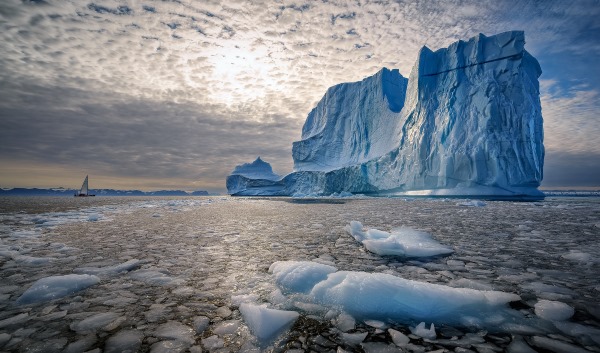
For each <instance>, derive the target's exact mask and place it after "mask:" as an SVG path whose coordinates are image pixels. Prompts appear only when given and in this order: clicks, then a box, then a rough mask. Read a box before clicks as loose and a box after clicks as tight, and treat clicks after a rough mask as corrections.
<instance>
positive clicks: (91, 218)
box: [87, 213, 100, 222]
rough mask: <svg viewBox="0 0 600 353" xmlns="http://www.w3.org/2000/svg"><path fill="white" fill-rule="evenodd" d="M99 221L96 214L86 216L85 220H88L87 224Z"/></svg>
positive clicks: (98, 216)
mask: <svg viewBox="0 0 600 353" xmlns="http://www.w3.org/2000/svg"><path fill="white" fill-rule="evenodd" d="M99 219H100V215H99V214H97V213H90V214H89V215H88V219H87V220H88V222H96V221H98V220H99Z"/></svg>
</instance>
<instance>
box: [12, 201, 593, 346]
mask: <svg viewBox="0 0 600 353" xmlns="http://www.w3.org/2000/svg"><path fill="white" fill-rule="evenodd" d="M351 222H355V223H352V224H354V225H356V224H357V223H356V222H360V224H361V226H363V227H364V231H365V232H371V233H372V234H375V235H377V237H380V234H388V235H389V234H395V235H394V236H395V237H400V236H401V235H399V234H402V232H400V231H398V230H399V229H404V230H406V229H411V232H412V230H414V231H417V232H420V233H419V234H421V233H423V234H428V237H430V238H431V239H433V240H435V241H436V242H437V243H439V244H441V245H443V246H444V248H447V249H451V250H452V252H451V253H449V251H445V252H444V254H441V255H438V256H433V257H406V256H388V255H379V254H377V253H373V252H370V251H369V250H368V248H367V247H365V244H363V243H361V242H360V241H357V239H355V237H353V236H352V234H351V233H348V231H347V229H349V226H350V224H351ZM371 233H369V234H371ZM411 234H412V233H411ZM398 239H400V238H398ZM417 245H418V244H417ZM383 254H385V252H383ZM278 261H279V262H280V264H286V266H284V267H281V266H279V267H277V266H275V267H273V268H285V271H288V272H285V273H284V275H292V277H286V278H288V279H289V280H290V281H292V282H290V283H292V284H293V287H294V288H300V289H299V290H292V289H290V288H287V287H286V286H284V285H282V284H281V282H278V280H277V278H278V276H280V275H281V272H277V271H275V272H274V270H273V268H272V269H271V271H269V269H270V268H271V267H272V265H273V264H274V263H277V262H278ZM283 261H285V262H283ZM293 271H300V272H293ZM294 275H297V276H296V277H294ZM328 276H329V277H328ZM0 278H1V281H0V350H2V351H34V352H35V351H38V352H61V351H67V352H78V351H81V352H83V351H88V350H92V351H93V350H96V351H100V350H101V351H103V352H120V351H125V350H130V351H153V352H165V351H182V352H183V351H190V352H200V351H231V352H236V351H246V352H250V351H254V352H258V351H281V352H284V351H290V352H300V351H310V350H312V351H318V352H330V351H331V352H336V351H338V352H343V351H357V352H381V351H389V352H394V351H400V350H404V351H414V352H425V351H461V350H462V351H464V352H468V350H471V351H478V352H492V351H511V352H529V351H531V350H530V349H537V350H540V349H541V350H551V351H557V352H561V351H565V352H567V351H568V352H578V351H581V352H585V351H596V352H598V351H600V348H599V347H600V342H598V339H599V337H600V300H599V298H600V281H599V278H600V199H599V198H595V197H587V198H586V197H578V198H568V197H553V198H547V199H546V200H544V201H540V202H534V203H531V202H529V203H525V202H506V201H502V202H501V201H485V202H482V201H477V202H472V201H468V200H455V199H402V198H338V199H291V198H271V199H267V198H265V199H263V198H232V197H190V198H152V197H148V198H127V197H122V198H121V197H115V198H104V197H96V198H85V199H82V198H50V197H41V198H17V197H13V198H4V199H1V200H0ZM335 280H339V281H340V282H339V283H334V284H331V283H333V282H332V281H335ZM294 281H295V282H294ZM330 282H331V283H330ZM286 283H287V282H286ZM394 283H401V284H402V286H408V287H414V288H426V289H427V291H426V295H423V297H420V296H419V297H418V298H414V297H415V296H414V295H412V296H410V295H409V296H408V297H404V298H403V299H402V300H400V301H394V300H391V298H392V297H394V298H402V297H401V294H402V295H405V294H403V293H412V292H410V291H409V292H401V290H400V289H396V288H397V287H393V285H394ZM361 284H362V285H364V286H369V288H363V289H364V290H363V289H359V290H356V289H353V290H356V293H357V295H355V296H350V297H348V295H347V294H348V293H347V290H348V289H347V288H357V287H356V286H358V285H361ZM429 284H434V285H435V286H430V285H429ZM353 286H355V287H353ZM389 286H392V287H389ZM315 288H318V290H319V291H318V292H317V289H315ZM380 288H381V290H379V289H380ZM390 288H392V289H391V292H389V291H390ZM383 289H386V290H388V292H384V291H383ZM336 291H337V292H336ZM344 291H346V292H344ZM359 292H360V293H363V294H364V293H367V296H365V295H362V294H360V293H359ZM323 293H326V294H327V295H325V297H326V298H325V297H324V296H323V295H324V294H323ZM331 293H344V294H345V295H346V296H345V297H344V296H339V297H335V296H333V294H331ZM448 293H451V294H452V295H457V294H456V293H466V294H460V295H458V296H457V297H456V298H457V299H453V300H451V301H449V300H450V299H448V298H449V297H448ZM481 293H483V294H485V295H487V296H488V297H490V298H501V299H498V300H499V302H497V303H496V302H494V303H492V304H493V305H491V306H490V305H488V304H489V303H487V302H486V304H485V305H483V304H480V302H477V301H475V302H470V303H471V304H469V305H470V306H469V307H468V310H466V309H465V310H461V309H460V306H461V305H463V303H462V301H463V300H466V299H465V298H467V299H468V298H470V296H473V295H474V296H477V295H480V294H481ZM490 293H497V296H496V297H494V296H491V294H490ZM498 293H499V294H498ZM359 294H360V295H359ZM361 295H362V296H361ZM436 295H438V297H436ZM442 296H444V297H442ZM324 298H325V299H324ZM486 298H487V297H486ZM486 300H487V299H486ZM351 301H353V303H354V304H356V303H358V304H359V305H358V307H359V308H362V307H375V308H377V310H379V311H377V312H366V314H365V312H360V311H357V309H356V307H357V305H354V306H352V305H351V304H353V303H351ZM357 301H360V302H357ZM437 302H439V303H445V304H443V305H441V304H440V305H437ZM473 303H474V304H473ZM478 303H479V304H478ZM436 305H437V306H436ZM399 306H403V307H404V308H403V309H402V310H399ZM425 307H426V308H429V309H428V310H429V311H423V310H420V309H422V308H425ZM450 307H452V308H454V307H459V310H458V311H457V312H463V313H466V312H468V313H469V315H468V316H467V318H466V319H464V318H461V320H454V319H452V320H451V319H449V318H448V317H445V316H444V315H441V314H440V312H445V310H446V311H447V310H449V308H450ZM430 308H434V309H430ZM436 308H437V309H436ZM484 309H485V310H484ZM403 310H404V311H403ZM406 310H408V311H406ZM431 310H434V312H431ZM453 310H454V309H453ZM391 313H408V314H397V315H396V314H395V315H392V314H391ZM415 313H416V314H415ZM387 314H389V315H387ZM368 315H372V316H373V317H368ZM403 315H404V316H403ZM458 316H460V315H458ZM432 324H433V326H432Z"/></svg>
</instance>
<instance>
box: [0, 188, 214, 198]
mask: <svg viewBox="0 0 600 353" xmlns="http://www.w3.org/2000/svg"><path fill="white" fill-rule="evenodd" d="M76 191H77V190H75V189H64V188H52V189H37V188H32V189H28V188H12V189H0V196H69V197H73V195H74V194H75V192H76ZM93 191H94V193H95V195H96V196H208V191H204V190H197V191H192V192H187V191H183V190H158V191H141V190H114V189H94V190H93Z"/></svg>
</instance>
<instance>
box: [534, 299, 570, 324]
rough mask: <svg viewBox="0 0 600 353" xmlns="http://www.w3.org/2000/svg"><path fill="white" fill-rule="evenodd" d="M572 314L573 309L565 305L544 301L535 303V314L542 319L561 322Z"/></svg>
mask: <svg viewBox="0 0 600 353" xmlns="http://www.w3.org/2000/svg"><path fill="white" fill-rule="evenodd" d="M574 313H575V310H574V309H573V307H571V306H569V305H567V304H565V303H561V302H557V301H553V300H545V299H542V300H540V301H538V302H537V303H535V314H536V315H537V316H539V317H541V318H542V319H546V320H552V321H563V320H567V319H569V318H570V317H571V316H573V314H574Z"/></svg>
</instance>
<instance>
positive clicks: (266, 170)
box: [231, 157, 281, 180]
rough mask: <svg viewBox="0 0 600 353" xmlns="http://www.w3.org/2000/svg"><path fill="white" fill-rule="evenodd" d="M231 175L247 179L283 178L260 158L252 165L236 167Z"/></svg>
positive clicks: (246, 164)
mask: <svg viewBox="0 0 600 353" xmlns="http://www.w3.org/2000/svg"><path fill="white" fill-rule="evenodd" d="M231 175H243V176H245V177H247V178H253V179H265V180H279V179H281V176H279V175H277V174H275V173H273V168H271V165H270V164H269V163H267V162H265V161H263V160H262V159H260V157H258V158H256V160H255V161H254V162H252V163H244V164H240V165H238V166H236V167H235V169H233V172H231Z"/></svg>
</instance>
